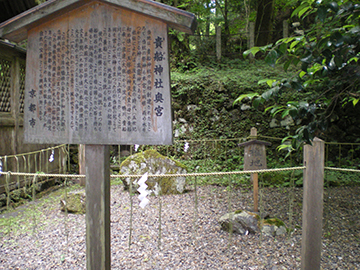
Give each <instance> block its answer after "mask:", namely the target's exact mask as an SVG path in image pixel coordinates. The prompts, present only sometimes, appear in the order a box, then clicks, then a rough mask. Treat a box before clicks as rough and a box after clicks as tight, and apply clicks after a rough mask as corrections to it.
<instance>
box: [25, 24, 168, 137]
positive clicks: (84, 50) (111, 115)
mask: <svg viewBox="0 0 360 270" xmlns="http://www.w3.org/2000/svg"><path fill="white" fill-rule="evenodd" d="M160 29H161V30H159V27H156V26H153V25H151V24H149V23H146V22H144V23H136V24H134V25H133V24H131V23H130V24H129V23H128V22H124V23H118V22H111V23H110V24H107V23H103V24H101V25H98V26H94V25H92V24H89V25H87V26H86V27H84V25H83V24H82V23H80V24H77V23H74V24H68V25H65V26H64V25H62V24H56V23H55V25H49V26H48V27H44V28H41V29H39V30H38V31H35V32H34V33H35V34H34V35H32V36H31V38H30V42H33V44H36V46H33V48H32V50H33V51H32V53H34V51H35V54H36V55H37V56H36V57H35V61H36V64H37V69H36V76H35V80H34V81H33V82H32V83H31V84H30V87H28V86H27V88H26V92H27V99H28V101H27V104H28V106H27V108H26V109H27V112H25V113H27V118H26V122H27V124H26V126H25V128H26V129H28V130H30V134H35V135H34V136H33V135H30V136H28V138H30V139H27V140H28V141H30V142H38V141H37V139H36V138H35V137H36V136H37V135H38V134H45V135H44V136H49V135H50V136H53V137H57V138H59V139H58V140H54V142H62V141H64V142H65V141H68V142H74V143H79V142H81V141H82V138H84V137H85V138H90V139H85V140H84V141H85V142H92V143H96V142H97V140H98V139H99V138H100V139H102V138H103V137H106V136H107V137H113V138H114V137H115V136H116V137H125V136H126V137H129V136H136V134H140V135H138V137H142V136H150V137H151V136H152V137H151V138H153V139H151V140H149V142H150V143H151V142H152V141H154V142H155V143H156V142H157V138H156V137H158V135H156V133H157V132H158V130H159V127H160V130H162V131H161V132H163V130H164V129H165V128H169V127H170V129H171V123H170V125H167V127H165V126H166V125H164V124H163V122H161V121H163V120H162V119H163V118H164V115H167V118H166V119H171V116H170V117H169V115H170V109H169V108H171V105H170V98H169V95H170V89H169V86H170V83H169V77H168V76H169V74H168V62H167V61H168V55H167V40H166V39H167V28H166V27H163V26H162V27H160ZM159 123H160V124H159ZM159 125H160V126H159ZM162 125H163V126H162ZM31 130H32V131H31ZM169 132H170V133H171V130H170V131H169ZM94 134H95V136H94V138H95V139H93V138H92V137H91V136H92V135H94ZM104 134H105V136H104ZM147 134H150V135H147ZM31 136H33V137H31ZM161 136H162V135H161ZM64 137H71V138H70V139H69V140H66V139H62V138H64ZM72 138H76V139H75V140H74V139H72ZM128 141H131V140H128ZM168 141H169V140H168ZM117 142H122V140H121V139H118V140H117V141H114V142H112V143H117Z"/></svg>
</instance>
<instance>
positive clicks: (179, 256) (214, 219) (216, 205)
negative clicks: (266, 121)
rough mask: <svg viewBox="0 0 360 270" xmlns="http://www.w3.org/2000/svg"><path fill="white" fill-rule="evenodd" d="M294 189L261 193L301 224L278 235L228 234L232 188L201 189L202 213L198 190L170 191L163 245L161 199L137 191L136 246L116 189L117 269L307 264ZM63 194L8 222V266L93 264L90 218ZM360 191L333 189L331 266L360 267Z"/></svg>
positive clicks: (4, 253) (235, 198)
mask: <svg viewBox="0 0 360 270" xmlns="http://www.w3.org/2000/svg"><path fill="white" fill-rule="evenodd" d="M293 190H294V192H291V191H292V189H290V188H280V189H279V188H264V189H262V190H261V194H262V195H261V196H260V200H261V201H260V205H261V209H262V210H263V211H265V212H267V213H269V214H270V215H271V216H274V217H278V218H280V219H282V220H284V222H285V223H286V224H287V225H288V226H291V224H292V226H291V227H292V228H294V230H293V232H292V233H291V234H289V235H287V236H284V237H277V238H274V237H266V236H263V235H260V234H257V235H235V234H234V235H230V234H229V233H227V232H224V231H222V230H221V229H220V226H219V224H218V219H219V217H220V216H222V215H223V214H225V213H227V212H228V210H229V207H230V203H229V192H228V191H227V189H226V188H224V187H218V186H204V187H198V188H197V198H198V207H197V211H196V207H195V203H194V199H195V192H194V189H193V187H192V188H190V190H189V191H188V192H186V193H185V194H182V195H171V196H170V195H168V196H162V197H161V198H160V200H161V201H160V202H161V209H162V211H161V245H160V247H159V207H160V202H159V198H157V197H150V204H149V205H148V206H146V208H145V209H142V208H140V207H139V206H138V199H137V197H136V196H135V197H133V201H134V207H133V231H132V238H131V247H130V248H129V220H130V200H129V193H127V192H125V191H123V188H122V186H112V190H111V253H112V254H111V265H112V269H273V270H274V269H299V268H300V249H301V207H302V206H301V202H302V189H293ZM59 192H61V193H64V191H59ZM59 192H57V193H53V194H52V195H50V196H47V197H43V198H42V199H39V200H37V201H36V202H35V203H28V204H26V205H24V206H22V207H20V208H18V209H16V211H15V212H13V213H8V214H6V215H5V217H3V218H1V219H0V222H1V223H0V226H1V227H0V239H1V242H0V269H6V270H8V269H21V270H22V269H85V260H86V256H85V215H74V214H69V215H67V216H66V215H65V214H63V213H61V212H60V210H59V209H60V206H59V197H58V196H59ZM230 195H231V199H230V201H231V209H232V210H236V209H251V207H252V192H251V191H249V190H244V189H240V188H235V189H233V190H232V192H231V194H230ZM359 195H360V187H351V188H350V187H337V188H330V189H326V190H325V194H324V203H325V205H324V206H325V207H324V230H323V231H324V234H323V244H322V245H323V252H322V258H321V264H322V268H323V269H360V255H359V250H360V249H359V248H360V222H359V212H360V201H359V197H360V196H359ZM291 197H293V198H294V203H293V205H292V207H289V198H291ZM289 213H292V214H291V215H290V218H289ZM0 216H1V215H0ZM15 216H16V217H15ZM196 217H198V218H197V219H196ZM10 228H12V230H11V231H10V232H9V229H10ZM6 231H7V232H6Z"/></svg>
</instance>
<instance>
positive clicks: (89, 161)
mask: <svg viewBox="0 0 360 270" xmlns="http://www.w3.org/2000/svg"><path fill="white" fill-rule="evenodd" d="M168 25H169V26H171V27H174V28H176V29H178V30H182V31H186V32H188V33H192V32H193V31H194V30H195V28H196V19H195V16H194V14H191V13H188V12H185V11H182V10H179V9H176V8H173V7H170V6H166V5H164V4H161V3H158V2H155V1H150V0H102V1H91V0H82V1H81V0H49V1H47V2H45V3H44V4H42V5H40V6H38V7H36V8H34V9H32V10H29V11H27V12H25V13H23V14H20V15H19V16H17V17H15V18H13V19H10V20H9V21H6V22H4V23H3V24H1V25H0V36H2V37H4V38H8V39H9V40H13V41H16V42H19V41H21V40H23V39H26V38H27V39H28V47H27V62H26V82H25V83H26V86H25V104H26V105H25V112H24V127H25V142H27V143H43V144H47V143H71V144H85V163H86V166H85V167H86V170H85V171H86V172H85V173H86V257H87V258H86V266H87V269H88V270H99V269H107V270H108V269H110V265H111V251H110V246H111V245H110V242H111V239H110V160H109V155H110V151H109V144H150V145H154V144H172V121H171V100H170V75H169V57H170V55H169V51H168Z"/></svg>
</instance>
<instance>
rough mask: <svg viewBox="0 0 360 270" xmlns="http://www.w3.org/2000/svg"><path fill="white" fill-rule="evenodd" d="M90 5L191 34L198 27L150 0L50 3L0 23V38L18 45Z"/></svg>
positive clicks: (186, 15)
mask: <svg viewBox="0 0 360 270" xmlns="http://www.w3.org/2000/svg"><path fill="white" fill-rule="evenodd" d="M89 2H102V3H108V4H111V5H114V6H116V7H120V8H121V7H122V8H127V9H129V10H131V11H134V12H138V13H141V14H144V15H147V16H150V17H153V18H156V19H158V20H162V21H164V22H165V23H167V24H168V25H169V26H170V27H172V28H175V29H178V30H180V31H183V32H186V33H189V34H192V33H193V32H194V31H195V29H196V25H197V21H196V17H195V15H194V14H192V13H189V12H186V11H183V10H181V9H177V8H174V7H171V6H167V5H164V4H161V3H158V2H155V1H149V0H101V1H90V0H82V1H81V0H80V1H79V0H62V1H57V0H50V1H47V2H45V3H43V4H41V5H39V6H36V7H34V8H32V9H29V10H28V11H26V12H23V13H21V14H19V15H18V16H16V17H14V18H11V19H10V20H7V21H6V22H4V23H2V24H0V36H1V37H4V38H7V39H9V40H11V41H15V42H20V41H22V40H24V39H26V38H27V31H28V30H29V29H31V28H33V27H36V26H37V25H40V24H42V23H44V22H46V21H48V20H50V19H51V20H53V19H55V18H56V17H58V16H61V15H62V14H64V13H66V12H69V11H71V10H72V9H75V8H78V7H81V6H82V5H84V4H87V3H89Z"/></svg>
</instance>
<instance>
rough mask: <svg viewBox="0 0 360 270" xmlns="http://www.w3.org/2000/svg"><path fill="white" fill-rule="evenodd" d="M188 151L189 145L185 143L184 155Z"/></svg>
mask: <svg viewBox="0 0 360 270" xmlns="http://www.w3.org/2000/svg"><path fill="white" fill-rule="evenodd" d="M188 150H189V143H188V142H185V145H184V152H185V153H186V152H187V151H188Z"/></svg>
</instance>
